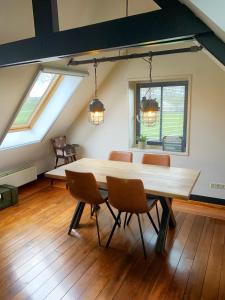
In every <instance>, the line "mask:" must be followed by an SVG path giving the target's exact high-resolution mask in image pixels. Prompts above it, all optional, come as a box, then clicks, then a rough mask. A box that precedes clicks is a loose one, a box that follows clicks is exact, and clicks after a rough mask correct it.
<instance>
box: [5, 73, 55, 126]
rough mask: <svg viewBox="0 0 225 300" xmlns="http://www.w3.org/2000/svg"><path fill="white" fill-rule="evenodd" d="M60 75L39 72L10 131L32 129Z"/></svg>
mask: <svg viewBox="0 0 225 300" xmlns="http://www.w3.org/2000/svg"><path fill="white" fill-rule="evenodd" d="M60 77H61V76H60V75H58V74H54V73H45V72H42V71H40V72H39V73H38V75H37V77H36V79H35V81H34V83H33V84H32V86H31V88H30V90H29V92H28V94H27V95H26V97H25V99H24V102H23V104H22V106H21V108H20V110H19V112H18V113H17V116H16V118H15V120H14V122H13V124H12V126H11V128H10V130H24V129H27V128H30V127H32V125H33V124H34V122H35V120H37V118H38V116H39V114H40V112H41V111H42V110H43V109H44V106H45V105H46V104H47V102H48V100H49V98H50V97H49V96H50V94H51V91H52V89H54V87H56V85H57V83H58V82H59V79H60Z"/></svg>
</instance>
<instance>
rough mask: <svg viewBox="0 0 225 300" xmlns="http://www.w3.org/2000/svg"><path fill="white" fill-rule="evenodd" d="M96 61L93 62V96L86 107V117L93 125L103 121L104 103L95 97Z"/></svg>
mask: <svg viewBox="0 0 225 300" xmlns="http://www.w3.org/2000/svg"><path fill="white" fill-rule="evenodd" d="M97 66H98V65H97V62H95V63H94V70H95V98H94V99H93V100H92V101H91V103H90V104H89V108H88V119H89V122H90V123H91V124H93V125H100V124H102V123H103V122H104V111H105V108H104V105H103V103H102V102H101V101H100V100H99V99H98V98H97Z"/></svg>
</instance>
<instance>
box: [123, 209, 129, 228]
mask: <svg viewBox="0 0 225 300" xmlns="http://www.w3.org/2000/svg"><path fill="white" fill-rule="evenodd" d="M127 215H128V213H127V212H126V214H125V219H124V223H123V228H125V226H126V222H127Z"/></svg>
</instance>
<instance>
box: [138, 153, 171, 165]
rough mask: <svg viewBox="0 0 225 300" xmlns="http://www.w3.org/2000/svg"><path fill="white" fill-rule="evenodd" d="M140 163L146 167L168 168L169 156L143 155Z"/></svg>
mask: <svg viewBox="0 0 225 300" xmlns="http://www.w3.org/2000/svg"><path fill="white" fill-rule="evenodd" d="M142 163H143V164H148V165H156V166H165V167H170V156H169V155H167V154H152V153H151V154H150V153H145V154H144V155H143V157H142Z"/></svg>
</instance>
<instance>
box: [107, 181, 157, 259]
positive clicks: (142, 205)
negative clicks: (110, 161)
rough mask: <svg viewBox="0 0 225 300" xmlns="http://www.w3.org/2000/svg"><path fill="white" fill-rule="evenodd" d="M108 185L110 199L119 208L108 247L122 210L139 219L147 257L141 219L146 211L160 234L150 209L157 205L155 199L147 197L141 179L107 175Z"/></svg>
mask: <svg viewBox="0 0 225 300" xmlns="http://www.w3.org/2000/svg"><path fill="white" fill-rule="evenodd" d="M106 179H107V186H108V200H109V203H110V204H111V205H112V206H113V207H114V208H116V209H118V215H117V217H116V220H115V223H114V225H113V228H112V231H111V233H110V236H109V238H108V241H107V244H106V247H107V248H108V247H109V245H110V242H111V239H112V237H113V234H114V231H115V229H116V226H117V225H118V221H119V220H120V216H121V213H122V212H125V213H131V214H136V215H137V219H138V225H139V230H140V235H141V241H142V247H143V252H144V257H145V258H146V257H147V256H146V249H145V243H144V238H143V232H142V226H141V221H140V216H139V215H140V214H144V213H146V214H147V215H148V218H149V220H150V222H151V223H152V225H153V228H154V229H155V231H156V233H157V234H158V232H159V231H158V228H157V227H156V225H155V223H154V221H153V219H152V217H151V215H150V210H151V209H152V208H153V207H154V206H155V204H156V200H155V199H147V197H146V194H145V191H144V185H143V182H142V181H141V180H140V179H122V178H116V177H111V176H107V177H106Z"/></svg>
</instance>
